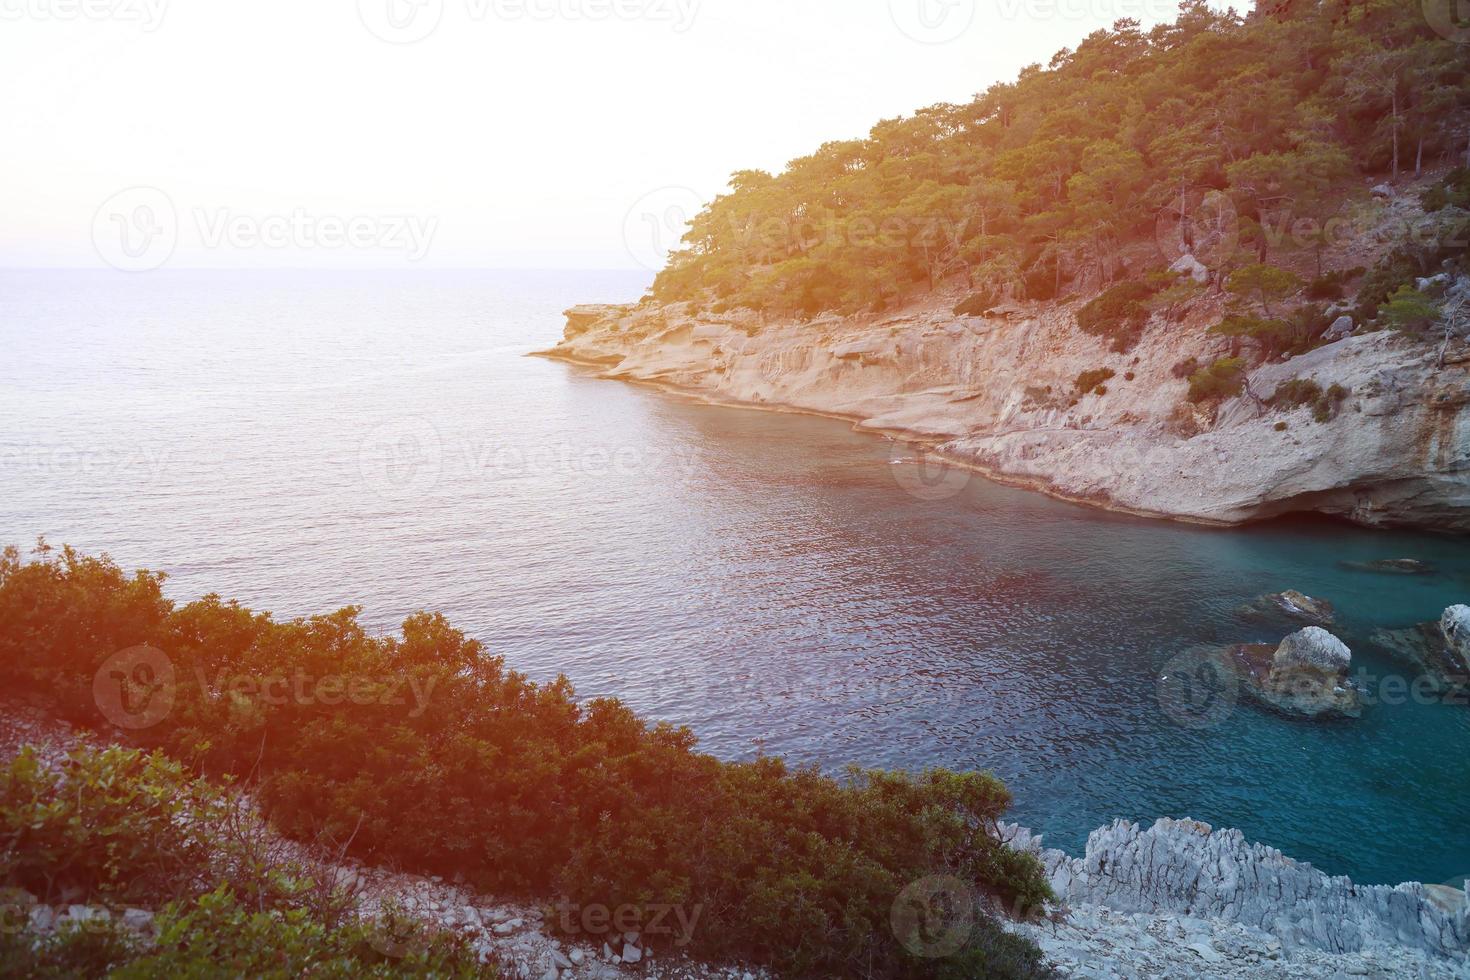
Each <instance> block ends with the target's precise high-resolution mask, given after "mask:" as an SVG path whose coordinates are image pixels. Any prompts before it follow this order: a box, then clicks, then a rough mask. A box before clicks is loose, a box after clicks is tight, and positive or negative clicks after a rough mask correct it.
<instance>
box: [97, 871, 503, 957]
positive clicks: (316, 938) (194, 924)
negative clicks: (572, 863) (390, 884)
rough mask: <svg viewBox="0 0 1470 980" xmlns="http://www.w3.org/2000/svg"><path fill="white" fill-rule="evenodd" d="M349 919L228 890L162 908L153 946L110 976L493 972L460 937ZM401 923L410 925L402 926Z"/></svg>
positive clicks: (220, 890)
mask: <svg viewBox="0 0 1470 980" xmlns="http://www.w3.org/2000/svg"><path fill="white" fill-rule="evenodd" d="M386 928H388V926H386V925H385V924H384V923H382V922H366V923H364V922H359V921H356V920H348V921H346V922H344V923H342V924H340V925H337V926H329V925H327V924H325V923H323V922H321V921H319V920H317V919H314V918H313V917H311V916H310V915H309V914H308V913H307V912H306V911H305V910H300V909H298V910H290V911H282V910H279V909H274V910H269V911H258V910H254V909H251V908H248V907H247V906H244V905H242V904H241V903H240V902H239V901H238V900H237V899H236V898H235V896H234V895H233V894H232V893H231V892H230V891H229V889H227V888H223V887H221V888H219V889H216V890H215V891H213V892H211V893H209V894H207V895H202V896H200V897H199V898H198V899H196V900H195V901H193V902H191V903H187V904H183V903H181V904H179V905H177V906H173V907H171V908H169V909H168V910H166V911H165V912H164V913H163V914H162V915H160V916H159V919H158V946H157V951H156V952H153V953H151V954H149V955H145V956H140V957H137V958H136V959H133V960H131V961H130V962H128V963H127V964H126V965H124V966H122V967H120V968H118V969H116V970H115V971H114V972H113V974H112V976H113V977H114V978H116V980H150V978H153V977H204V976H218V975H221V972H222V971H223V972H226V973H227V974H228V975H230V976H241V977H272V978H280V980H291V978H295V977H301V976H312V977H327V978H341V980H349V978H352V977H383V978H385V980H386V978H390V977H398V976H432V977H446V978H448V977H466V978H468V977H479V976H487V977H493V976H495V975H496V971H494V970H493V969H491V970H484V971H482V970H481V968H480V966H479V964H478V962H477V960H476V957H475V954H474V952H473V951H472V950H471V949H470V948H469V945H468V944H467V943H465V942H464V941H463V940H461V939H458V938H457V937H453V936H451V935H449V934H447V933H439V932H429V931H427V930H425V929H423V928H416V927H412V926H406V924H405V923H403V922H402V921H398V922H395V923H394V925H393V927H392V928H393V930H394V931H393V932H392V934H391V935H390V934H389V933H387V932H385V931H384V930H385V929H386ZM405 928H408V929H410V930H411V931H410V932H405V931H404V929H405Z"/></svg>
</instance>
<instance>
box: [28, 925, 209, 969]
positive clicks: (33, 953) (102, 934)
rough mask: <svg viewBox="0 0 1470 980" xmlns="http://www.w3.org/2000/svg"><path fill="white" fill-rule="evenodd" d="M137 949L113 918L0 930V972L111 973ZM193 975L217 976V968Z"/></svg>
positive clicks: (134, 939) (134, 938)
mask: <svg viewBox="0 0 1470 980" xmlns="http://www.w3.org/2000/svg"><path fill="white" fill-rule="evenodd" d="M141 950H142V947H141V945H140V943H139V940H138V937H137V936H136V935H134V934H133V933H131V932H129V931H128V930H127V929H125V928H123V926H121V925H120V924H118V923H115V922H96V923H93V922H89V923H87V924H86V925H85V926H81V925H69V926H65V927H63V928H61V929H58V930H56V931H55V932H53V933H50V934H49V935H39V934H36V933H33V932H29V931H26V930H22V929H6V930H0V976H5V977H25V978H27V980H74V978H76V977H103V976H111V975H112V971H115V970H117V969H119V968H121V967H122V966H123V965H124V964H126V963H127V962H128V961H130V960H132V959H135V958H136V957H137V956H139V955H140V953H141ZM194 975H195V976H198V977H205V976H217V975H218V968H217V967H216V968H214V969H212V970H207V971H201V972H197V973H195V974H194Z"/></svg>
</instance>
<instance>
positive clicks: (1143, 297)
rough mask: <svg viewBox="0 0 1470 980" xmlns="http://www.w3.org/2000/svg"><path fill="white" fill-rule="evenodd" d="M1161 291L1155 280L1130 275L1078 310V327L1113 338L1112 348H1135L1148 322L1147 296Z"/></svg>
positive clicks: (1119, 350) (1096, 335)
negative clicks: (1131, 277) (1129, 277)
mask: <svg viewBox="0 0 1470 980" xmlns="http://www.w3.org/2000/svg"><path fill="white" fill-rule="evenodd" d="M1158 291H1159V285H1158V284H1157V283H1156V282H1154V281H1152V280H1148V281H1145V280H1139V279H1130V280H1128V281H1127V282H1121V283H1119V284H1118V285H1116V286H1113V287H1111V288H1110V289H1108V290H1107V291H1105V292H1104V293H1102V295H1100V296H1098V297H1097V298H1096V299H1094V300H1092V301H1091V302H1089V303H1087V304H1086V305H1084V306H1083V307H1081V308H1080V309H1079V310H1078V311H1077V328H1078V329H1079V330H1081V331H1082V332H1083V333H1088V334H1092V335H1093V336H1095V337H1105V338H1107V339H1109V340H1111V341H1112V342H1113V345H1112V347H1113V350H1115V351H1118V352H1119V353H1125V352H1127V351H1129V350H1131V349H1132V348H1133V346H1134V345H1135V344H1136V343H1137V342H1138V338H1139V336H1140V335H1141V334H1142V332H1143V327H1144V324H1146V323H1147V322H1148V315H1149V309H1148V305H1147V303H1148V300H1149V299H1150V298H1152V297H1153V295H1154V294H1155V293H1157V292H1158Z"/></svg>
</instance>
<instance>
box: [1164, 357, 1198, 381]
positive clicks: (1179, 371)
mask: <svg viewBox="0 0 1470 980" xmlns="http://www.w3.org/2000/svg"><path fill="white" fill-rule="evenodd" d="M1199 366H1200V365H1199V358H1197V357H1186V358H1185V359H1184V360H1182V361H1180V362H1179V363H1178V364H1175V365H1174V366H1173V367H1172V368H1170V369H1169V373H1170V374H1171V375H1173V376H1174V377H1176V378H1178V379H1179V380H1181V381H1183V380H1184V379H1185V378H1188V377H1189V376H1190V375H1192V374H1194V373H1195V372H1196V371H1198V370H1199Z"/></svg>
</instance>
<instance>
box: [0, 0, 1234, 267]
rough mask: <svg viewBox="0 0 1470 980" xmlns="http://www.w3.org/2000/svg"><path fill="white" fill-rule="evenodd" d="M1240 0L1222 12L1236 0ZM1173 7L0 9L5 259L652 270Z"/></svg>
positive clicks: (649, 3)
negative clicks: (772, 201) (889, 144)
mask: <svg viewBox="0 0 1470 980" xmlns="http://www.w3.org/2000/svg"><path fill="white" fill-rule="evenodd" d="M1221 6H1224V4H1221ZM1174 12H1175V3H1174V0H0V92H3V94H0V134H3V157H0V160H3V162H0V215H3V219H4V220H3V223H0V266H85V267H99V268H106V267H107V266H108V265H113V266H120V267H124V268H129V269H130V271H146V270H147V269H150V268H153V267H156V266H162V265H167V266H169V267H172V268H189V267H279V266H304V267H317V266H323V267H340V266H347V267H386V268H400V267H425V268H464V267H586V268H593V267H597V268H617V267H627V268H636V267H638V265H639V264H640V263H641V264H656V263H657V262H658V260H659V258H660V256H661V255H662V253H663V251H664V250H665V249H666V248H667V247H668V246H669V245H672V244H673V239H674V238H676V237H677V232H676V231H671V230H670V229H669V227H668V226H671V225H677V224H678V219H679V217H680V216H681V215H682V214H684V213H685V212H686V211H687V210H689V209H690V208H693V207H695V206H696V205H697V203H699V202H700V201H704V200H708V199H709V198H710V197H712V196H713V195H714V194H716V193H718V192H719V191H720V190H721V189H723V187H724V185H725V181H726V179H727V178H728V177H729V175H730V173H731V172H732V171H735V170H739V169H746V168H763V169H768V170H779V169H780V168H781V167H782V166H783V165H784V164H785V163H786V161H788V160H790V159H791V158H793V157H796V156H799V155H803V154H805V153H808V152H811V151H812V150H814V149H815V148H816V147H817V146H819V145H820V144H821V143H823V142H826V141H828V140H833V139H847V138H852V137H858V136H862V135H865V134H866V133H867V131H868V129H869V128H870V127H871V126H872V124H873V123H875V122H876V121H878V120H879V119H882V118H887V117H892V116H896V115H900V114H908V113H911V112H912V111H913V110H914V109H916V108H919V107H922V106H925V105H929V104H932V103H935V102H960V101H964V100H967V99H969V98H970V97H972V96H973V95H974V94H975V93H977V92H980V91H983V90H984V89H985V88H986V87H987V86H988V85H990V84H991V83H992V82H994V81H997V80H1004V79H1010V78H1013V77H1014V76H1015V74H1016V72H1017V70H1018V69H1020V68H1021V67H1022V66H1024V65H1026V64H1028V63H1031V62H1038V61H1039V62H1042V63H1045V62H1046V61H1047V60H1049V59H1050V57H1051V55H1052V53H1053V52H1054V51H1056V50H1057V49H1058V48H1060V47H1063V46H1072V45H1075V44H1076V42H1077V41H1078V40H1080V39H1081V38H1082V37H1084V36H1085V35H1086V34H1087V33H1088V32H1090V31H1092V30H1095V29H1097V28H1099V27H1105V26H1108V25H1110V24H1111V23H1112V22H1113V21H1114V20H1116V19H1118V18H1119V17H1134V18H1136V19H1138V20H1140V21H1142V22H1143V23H1144V24H1145V25H1146V26H1147V25H1150V24H1152V23H1155V22H1157V21H1159V20H1168V19H1172V17H1173V14H1174Z"/></svg>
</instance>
